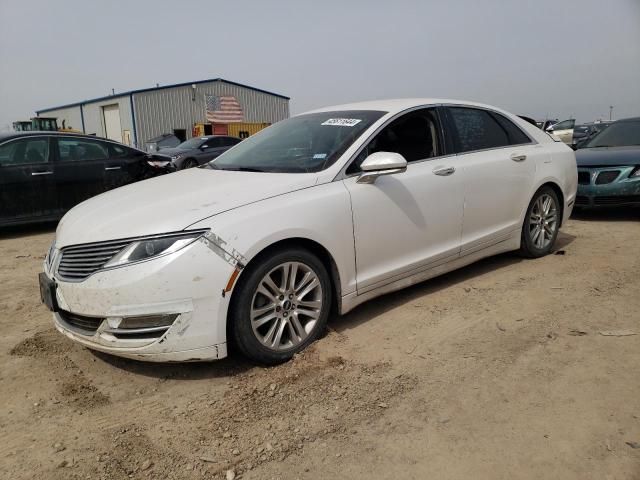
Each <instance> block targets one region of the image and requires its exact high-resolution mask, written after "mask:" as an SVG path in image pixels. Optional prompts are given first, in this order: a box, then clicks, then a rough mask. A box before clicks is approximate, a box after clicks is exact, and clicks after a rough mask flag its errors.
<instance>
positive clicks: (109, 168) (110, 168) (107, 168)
mask: <svg viewBox="0 0 640 480" xmlns="http://www.w3.org/2000/svg"><path fill="white" fill-rule="evenodd" d="M121 168H122V167H104V169H105V170H106V171H109V170H120V169H121Z"/></svg>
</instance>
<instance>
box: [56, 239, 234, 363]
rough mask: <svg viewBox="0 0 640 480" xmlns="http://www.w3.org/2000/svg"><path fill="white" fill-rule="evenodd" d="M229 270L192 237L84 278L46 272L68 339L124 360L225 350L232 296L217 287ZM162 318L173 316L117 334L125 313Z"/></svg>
mask: <svg viewBox="0 0 640 480" xmlns="http://www.w3.org/2000/svg"><path fill="white" fill-rule="evenodd" d="M45 271H46V270H45ZM233 271H234V266H233V265H231V264H230V263H229V262H227V261H225V260H224V259H223V258H221V257H220V256H219V255H217V254H216V253H214V252H213V251H212V250H211V249H210V248H209V247H208V246H207V245H206V243H205V242H201V241H197V242H194V243H193V244H192V245H189V246H188V247H186V248H184V249H182V250H180V251H178V252H175V253H173V254H171V255H167V256H165V257H159V258H157V259H152V260H149V261H147V262H143V263H139V264H135V265H130V266H126V267H121V268H115V269H111V270H105V271H100V272H97V273H95V274H93V275H92V276H91V277H89V278H87V279H86V280H84V281H82V282H65V281H62V280H60V279H58V278H56V277H55V275H52V272H49V271H46V274H47V276H49V278H54V279H55V281H56V284H57V287H56V300H57V304H58V306H59V309H60V311H58V312H55V313H54V314H53V320H54V324H55V327H56V329H57V330H58V331H60V332H61V333H63V334H64V335H65V336H67V337H68V338H70V339H71V340H73V341H76V342H78V343H80V344H82V345H84V346H85V347H88V348H91V349H93V350H98V351H101V352H105V353H109V354H112V355H117V356H121V357H126V358H133V359H138V360H146V361H156V362H172V361H173V362H175V361H180V362H182V361H200V360H215V359H220V358H224V357H225V356H226V355H227V346H226V318H227V308H228V300H229V296H228V295H226V296H224V297H223V295H222V290H223V289H224V288H225V285H226V284H227V281H228V279H229V277H230V276H231V274H232V273H233ZM160 316H165V317H169V318H171V319H172V321H171V322H170V324H169V325H168V326H166V327H164V328H160V329H157V330H156V331H155V332H153V331H149V330H153V329H146V331H144V332H143V333H141V334H139V333H135V332H133V330H131V331H130V332H132V333H131V334H126V335H121V334H120V333H122V332H125V333H126V332H127V331H126V329H122V328H121V327H122V325H124V324H125V322H126V319H136V321H138V322H139V321H140V319H149V318H153V317H160ZM119 327H120V328H119ZM142 330H145V329H144V328H143V329H142Z"/></svg>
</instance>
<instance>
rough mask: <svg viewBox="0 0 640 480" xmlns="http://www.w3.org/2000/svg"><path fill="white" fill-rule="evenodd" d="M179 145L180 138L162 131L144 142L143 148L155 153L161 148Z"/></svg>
mask: <svg viewBox="0 0 640 480" xmlns="http://www.w3.org/2000/svg"><path fill="white" fill-rule="evenodd" d="M178 145H180V139H179V138H178V137H176V136H175V135H174V134H173V133H163V134H162V135H159V136H157V137H154V138H152V139H151V140H147V141H146V142H145V149H146V150H147V152H149V153H156V152H159V151H160V150H162V149H163V148H172V147H177V146H178Z"/></svg>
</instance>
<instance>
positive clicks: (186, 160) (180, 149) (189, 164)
mask: <svg viewBox="0 0 640 480" xmlns="http://www.w3.org/2000/svg"><path fill="white" fill-rule="evenodd" d="M240 142H241V140H240V139H239V138H235V137H228V136H206V137H194V138H191V139H189V140H187V141H186V142H182V143H181V144H180V145H178V146H177V147H174V148H165V149H162V150H160V152H159V155H162V156H164V157H165V160H164V161H165V162H167V163H166V166H169V165H171V166H172V167H173V168H174V169H175V170H183V169H185V168H193V167H197V166H199V165H202V164H204V163H207V162H210V161H211V160H213V159H214V158H216V157H217V156H219V155H221V154H222V153H224V152H226V151H227V150H229V149H230V148H231V147H233V146H234V145H236V144H238V143H240ZM158 166H160V163H158Z"/></svg>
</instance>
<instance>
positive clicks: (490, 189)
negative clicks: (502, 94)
mask: <svg viewBox="0 0 640 480" xmlns="http://www.w3.org/2000/svg"><path fill="white" fill-rule="evenodd" d="M447 113H448V119H449V125H450V129H451V131H452V134H453V138H454V149H455V151H456V153H457V156H458V159H459V162H460V163H459V165H460V167H461V168H462V170H463V177H464V216H463V221H462V250H461V253H462V254H463V255H464V254H465V253H472V252H473V251H475V250H480V249H482V248H484V247H488V246H490V245H492V244H495V243H499V242H500V241H502V240H505V239H506V237H508V236H509V235H511V234H513V233H514V232H515V231H519V230H520V228H521V220H522V218H521V217H522V213H523V209H524V208H526V207H527V205H528V204H529V200H530V198H529V196H530V195H531V189H532V187H533V182H534V176H535V170H536V162H538V161H540V162H542V161H544V159H546V156H547V154H546V153H545V152H544V151H543V148H542V146H540V145H538V144H537V143H535V142H534V141H533V140H532V139H531V138H530V137H529V136H528V135H527V134H526V133H525V132H524V131H523V130H522V129H520V128H519V127H518V126H517V125H516V124H515V123H513V122H512V121H511V120H509V119H508V118H506V117H505V116H503V115H502V114H500V113H497V112H493V111H490V110H485V109H481V108H474V107H466V106H465V107H457V106H451V107H448V108H447Z"/></svg>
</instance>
